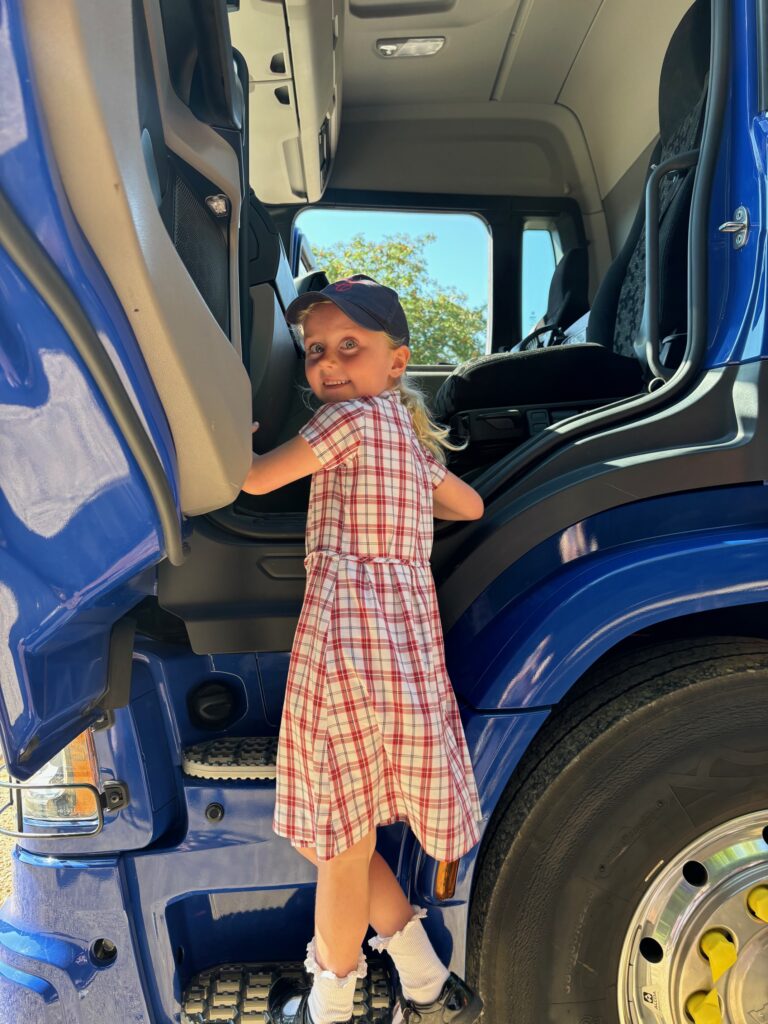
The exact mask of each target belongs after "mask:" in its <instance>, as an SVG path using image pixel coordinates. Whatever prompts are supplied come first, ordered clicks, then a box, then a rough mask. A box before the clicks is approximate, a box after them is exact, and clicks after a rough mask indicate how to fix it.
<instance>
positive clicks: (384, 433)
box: [243, 274, 483, 1024]
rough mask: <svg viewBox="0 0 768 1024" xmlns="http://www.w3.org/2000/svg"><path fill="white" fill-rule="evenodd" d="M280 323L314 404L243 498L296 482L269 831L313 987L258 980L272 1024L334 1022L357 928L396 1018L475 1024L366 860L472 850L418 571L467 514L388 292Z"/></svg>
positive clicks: (472, 790)
mask: <svg viewBox="0 0 768 1024" xmlns="http://www.w3.org/2000/svg"><path fill="white" fill-rule="evenodd" d="M287 315H288V319H289V321H291V322H294V323H299V324H301V326H302V328H303V334H304V348H305V356H306V375H307V381H308V383H309V385H310V387H311V388H312V391H313V392H314V393H315V395H317V397H318V398H319V399H320V400H321V401H322V402H324V403H325V404H324V405H323V406H322V407H321V408H320V409H319V410H318V411H317V412H316V413H315V414H314V416H313V417H312V418H311V419H310V420H309V422H308V423H306V424H305V425H304V426H303V427H301V428H300V430H299V433H298V436H296V437H295V438H293V439H292V440H290V441H287V442H286V443H285V444H282V445H280V446H279V447H278V448H275V449H274V450H273V451H271V452H268V453H267V454H265V455H261V456H254V459H253V466H252V468H251V470H250V472H249V474H248V477H247V479H246V481H245V484H244V488H243V489H244V490H246V491H248V492H249V493H251V494H265V493H267V492H269V491H272V490H274V489H275V488H277V487H281V486H283V485H285V484H288V483H290V482H291V481H293V480H296V479H298V478H299V477H302V476H305V475H307V474H309V473H312V474H314V476H313V478H312V484H311V491H310V501H309V510H308V515H307V539H306V550H307V557H306V559H305V563H304V564H305V566H306V568H307V582H306V590H305V594H304V604H303V607H302V610H301V615H300V617H299V622H298V626H297V630H296V636H295V639H294V642H293V648H292V651H291V661H290V666H289V671H288V681H287V686H286V693H285V703H284V709H283V716H282V721H281V725H280V737H279V745H278V757H277V790H276V800H275V812H274V821H273V828H274V830H275V832H276V833H277V834H278V835H281V836H286V837H287V838H288V839H289V840H290V842H291V844H292V845H293V846H294V847H295V848H296V849H297V850H298V852H299V853H301V854H302V855H303V856H304V857H306V858H307V859H308V860H310V861H311V862H312V863H313V864H315V865H316V866H317V893H316V905H315V934H314V936H313V938H312V939H311V941H310V942H309V943H308V944H307V958H306V960H305V967H306V969H307V971H308V973H309V974H310V975H311V977H312V986H311V989H309V990H307V989H306V988H304V989H301V988H299V989H297V988H296V983H295V982H291V981H290V980H289V979H288V978H285V979H281V980H280V981H278V982H276V983H275V985H274V986H273V987H272V991H271V993H270V998H269V1015H270V1019H271V1020H272V1021H273V1024H341V1022H344V1024H346V1022H348V1021H351V1018H352V1004H353V995H354V991H355V983H356V980H357V979H358V978H363V977H365V974H366V957H365V954H364V953H363V951H362V948H361V943H362V941H363V939H364V937H365V934H366V931H367V928H368V925H369V923H370V924H371V925H372V926H373V928H374V930H375V931H376V932H377V934H376V936H375V937H374V938H372V939H370V940H369V944H370V946H371V947H372V948H374V949H386V950H387V952H388V953H389V955H390V956H391V957H392V959H393V961H394V963H395V966H396V968H397V973H398V976H399V985H398V991H397V1004H396V1007H395V1012H394V1017H393V1020H394V1021H408V1020H409V1019H411V1018H413V1019H414V1020H416V1021H420V1022H423V1024H432V1022H434V1024H449V1022H450V1024H473V1022H475V1021H476V1020H478V1018H479V1016H480V1012H481V1009H482V1000H481V999H480V997H479V996H478V995H476V994H475V993H474V992H473V991H472V990H471V989H470V988H469V987H468V986H467V985H466V983H465V982H464V981H462V980H461V979H460V978H459V977H457V975H456V974H454V973H453V972H449V971H448V969H447V968H446V967H445V966H444V964H443V963H442V962H441V961H440V960H439V958H438V957H437V954H436V953H435V951H434V949H433V948H432V945H431V943H430V941H429V938H428V937H427V933H426V931H425V930H424V927H423V925H422V923H421V918H423V917H425V916H426V910H425V909H424V908H422V907H419V906H417V905H415V904H410V903H409V902H408V900H407V899H406V897H405V894H404V892H403V890H402V888H401V887H400V885H399V883H398V881H397V879H396V877H395V875H394V874H393V873H392V871H391V870H390V868H389V866H388V865H387V863H386V861H385V860H384V859H383V858H382V857H381V855H380V854H378V853H376V826H377V825H386V824H389V823H390V822H393V821H407V822H408V823H409V825H410V828H411V830H412V832H413V833H414V835H415V836H416V838H417V839H418V841H419V843H420V844H421V846H422V848H423V850H424V851H425V852H426V853H427V854H429V855H430V856H432V857H434V858H435V859H437V860H447V861H450V860H456V859H458V858H459V857H461V856H462V855H463V854H465V853H466V852H467V851H468V850H470V849H471V848H472V847H473V846H474V845H475V844H476V843H477V841H478V839H479V835H480V834H479V830H478V823H479V822H480V820H481V810H480V802H479V798H478V793H477V788H476V783H475V778H474V774H473V771H472V765H471V762H470V759H469V753H468V750H467V745H466V740H465V737H464V732H463V729H462V725H461V719H460V717H459V711H458V705H457V703H456V698H455V695H454V693H453V689H452V687H451V683H450V680H449V678H448V674H447V671H446V666H445V660H444V651H443V644H442V628H441V623H440V618H439V613H438V608H437V600H436V596H435V588H434V580H433V578H432V573H431V569H430V564H429V556H430V552H431V549H432V531H433V516H435V517H437V518H440V519H478V518H480V516H482V514H483V501H482V498H481V497H480V495H479V494H478V493H477V492H476V491H475V490H473V488H471V487H470V486H468V485H467V484H465V483H464V482H463V481H462V480H461V479H459V478H458V477H457V476H455V475H454V474H453V473H450V472H449V471H448V470H447V469H446V466H445V464H444V461H445V455H444V453H443V445H445V446H450V445H449V444H448V442H447V441H446V435H447V431H446V430H442V429H441V428H439V427H438V426H437V425H436V424H435V423H433V422H432V421H431V419H430V418H429V416H428V414H427V411H426V408H425V406H424V402H423V399H422V398H421V396H420V394H419V393H418V392H416V391H415V390H414V389H413V388H412V387H411V386H410V385H409V384H407V383H406V382H405V380H404V376H403V375H404V373H405V369H406V365H407V363H408V359H409V357H410V348H409V340H410V339H409V334H408V324H407V321H406V317H405V313H404V311H403V308H402V306H401V305H400V302H399V300H398V296H397V293H396V292H394V291H393V290H392V289H390V288H386V287H384V286H383V285H379V284H377V283H376V282H375V281H373V280H372V279H371V278H369V277H366V276H365V275H361V274H356V275H354V276H353V277H350V278H348V279H346V280H342V281H337V282H336V283H335V284H332V285H330V286H329V287H327V288H325V289H323V291H322V292H309V293H307V294H305V295H303V296H301V297H300V298H299V299H297V300H296V301H295V302H293V303H292V304H291V306H290V307H289V309H288V313H287Z"/></svg>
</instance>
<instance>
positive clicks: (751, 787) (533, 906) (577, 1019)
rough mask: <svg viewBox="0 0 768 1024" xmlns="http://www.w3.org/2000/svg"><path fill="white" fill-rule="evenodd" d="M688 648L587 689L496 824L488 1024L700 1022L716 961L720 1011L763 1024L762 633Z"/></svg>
mask: <svg viewBox="0 0 768 1024" xmlns="http://www.w3.org/2000/svg"><path fill="white" fill-rule="evenodd" d="M684 643H685V645H686V646H685V649H682V644H683V642H678V643H676V644H674V645H673V644H667V645H664V646H656V647H654V648H649V649H646V650H645V651H643V652H641V653H640V654H638V652H637V651H635V652H634V654H633V655H632V656H631V658H625V659H624V661H614V662H613V663H612V664H611V663H608V662H606V663H604V665H603V667H602V669H601V670H599V671H598V672H596V673H595V674H594V676H593V677H592V678H591V679H590V680H589V681H587V682H585V683H582V684H581V687H580V695H579V696H578V697H575V698H573V699H572V700H571V701H570V703H569V704H568V705H567V706H564V707H563V708H561V709H560V710H559V711H558V712H557V713H556V715H557V717H556V718H553V720H552V722H551V723H550V725H549V726H548V727H547V728H545V730H542V734H541V737H540V740H539V741H538V743H537V744H536V745H535V746H534V747H533V748H532V749H531V750H530V752H529V754H528V755H527V756H526V762H525V764H524V765H521V770H520V771H519V772H518V777H517V779H516V781H515V782H514V783H513V784H512V786H511V787H510V790H509V791H508V793H507V794H506V795H505V799H504V800H503V801H502V802H501V804H500V806H499V808H498V809H497V812H496V813H495V814H494V818H493V820H492V821H491V822H490V823H489V826H488V830H489V831H488V835H487V837H486V839H485V840H484V842H485V845H484V847H483V850H482V851H481V854H480V860H479V862H478V865H477V869H476V872H475V876H474V891H473V894H472V905H471V910H470V922H469V950H468V959H467V976H468V978H469V979H470V980H471V981H472V982H474V984H476V985H477V986H478V988H479V990H480V993H481V995H482V996H483V998H484V1000H485V1006H486V1009H485V1016H484V1019H485V1020H486V1021H487V1022H488V1024H545V1022H551V1024H616V1022H621V1024H640V1022H643V1024H684V1022H685V1021H688V1020H689V1021H692V1022H693V1021H694V1020H696V1024H701V1021H702V1020H717V1017H713V1016H709V1017H707V1016H706V1015H705V1016H702V1015H701V1014H702V1012H703V1011H702V1010H701V1009H700V1007H699V1003H700V1002H701V1000H702V999H703V998H704V996H706V995H707V994H708V993H711V992H712V990H713V989H714V983H713V968H714V969H715V971H717V970H719V969H721V968H722V969H723V975H722V977H721V978H720V980H719V981H718V983H717V994H712V995H710V1000H709V1005H710V1007H711V1006H712V1003H713V1000H714V1004H715V1009H719V1011H720V1013H722V1014H723V1017H724V1019H725V1020H726V1021H730V1022H745V1024H763V1022H764V1021H768V923H766V922H768V643H766V642H765V641H764V640H759V639H756V640H743V639H738V640H734V639H727V638H726V639H714V640H703V639H699V640H696V641H693V640H688V641H685V642H684ZM762 887H766V888H765V889H763V888H762ZM705 936H709V939H705ZM702 940H704V943H703V944H702ZM712 941H714V942H715V944H716V945H718V951H717V953H712V956H711V959H708V958H707V955H706V954H705V952H704V951H703V948H702V945H703V947H704V948H705V949H709V950H710V951H711V945H709V946H708V945H707V942H710V943H711V942H712ZM723 943H725V945H723ZM734 957H735V962H733V960H734ZM724 965H725V966H724ZM718 1003H719V1006H717V1004H718ZM704 1009H705V1010H706V1006H705V1007H704ZM694 1013H695V1014H696V1017H694Z"/></svg>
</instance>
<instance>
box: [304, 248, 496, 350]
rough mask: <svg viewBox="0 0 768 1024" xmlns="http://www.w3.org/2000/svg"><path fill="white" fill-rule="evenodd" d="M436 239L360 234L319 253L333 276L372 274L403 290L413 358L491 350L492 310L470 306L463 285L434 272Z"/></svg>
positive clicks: (321, 262)
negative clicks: (430, 249) (430, 251)
mask: <svg viewBox="0 0 768 1024" xmlns="http://www.w3.org/2000/svg"><path fill="white" fill-rule="evenodd" d="M435 239H436V236H435V235H433V234H425V235H419V236H418V237H415V238H414V237H412V236H411V235H407V234H395V235H386V236H385V237H384V238H383V239H382V240H381V241H380V242H374V241H371V240H370V239H367V238H365V236H364V235H362V234H357V235H353V236H352V238H350V239H348V240H347V241H344V242H336V243H335V244H334V245H331V246H329V247H328V248H326V249H321V248H314V254H315V259H316V261H317V265H318V267H320V268H322V269H323V270H325V272H326V273H327V274H328V279H329V280H330V281H338V280H339V278H341V277H349V276H350V274H368V275H369V276H370V277H373V278H375V279H376V280H377V281H378V282H379V283H380V284H385V285H388V286H389V287H390V288H394V289H395V290H396V291H397V293H398V295H399V296H400V302H401V303H402V305H403V309H404V310H405V315H406V316H407V317H408V327H409V329H410V332H411V352H412V355H411V360H412V362H413V363H461V362H464V360H466V359H474V357H475V356H478V355H480V354H481V353H483V352H484V351H485V336H486V325H487V319H486V317H487V314H486V311H485V310H484V309H483V308H482V307H477V308H473V307H472V306H470V305H469V299H468V297H467V295H465V294H464V293H463V292H461V291H459V290H458V289H457V288H452V287H450V286H449V287H446V286H445V285H441V284H438V282H436V281H434V280H433V279H432V278H431V277H430V276H429V274H428V272H427V260H426V257H425V255H424V250H425V249H426V247H427V246H428V245H430V244H431V243H432V242H434V241H435Z"/></svg>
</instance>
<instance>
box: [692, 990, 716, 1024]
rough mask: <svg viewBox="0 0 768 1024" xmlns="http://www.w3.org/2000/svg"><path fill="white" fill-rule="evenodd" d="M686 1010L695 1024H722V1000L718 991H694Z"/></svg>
mask: <svg viewBox="0 0 768 1024" xmlns="http://www.w3.org/2000/svg"><path fill="white" fill-rule="evenodd" d="M685 1012H686V1013H687V1014H688V1016H689V1017H691V1019H692V1020H693V1022H694V1024H722V1022H723V1017H722V1014H721V1013H720V1000H719V999H718V998H717V992H716V991H715V990H714V989H712V991H711V992H694V993H693V995H692V996H688V999H687V1000H686V1003H685Z"/></svg>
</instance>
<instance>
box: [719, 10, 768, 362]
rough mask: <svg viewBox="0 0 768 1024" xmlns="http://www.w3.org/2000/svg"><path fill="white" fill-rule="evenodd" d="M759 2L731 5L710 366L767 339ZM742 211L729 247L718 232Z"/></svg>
mask: <svg viewBox="0 0 768 1024" xmlns="http://www.w3.org/2000/svg"><path fill="white" fill-rule="evenodd" d="M757 38H758V30H757V4H756V3H755V2H754V0H736V2H735V3H734V4H733V51H732V65H731V67H732V72H733V73H732V74H731V90H730V95H729V101H728V107H727V112H726V118H725V125H724V130H723V135H722V143H721V153H720V159H719V163H718V168H717V174H716V177H715V182H714V187H713V190H712V201H711V216H710V223H709V230H708V258H709V303H708V317H709V335H710V343H709V352H708V357H707V365H709V366H719V365H721V364H723V363H742V362H747V361H748V360H751V359H758V358H760V357H761V356H765V355H766V354H767V353H768V343H767V342H766V288H767V287H768V278H767V277H766V268H767V267H768V257H767V254H766V230H765V228H766V225H765V211H766V198H767V196H766V186H767V185H768V178H766V166H767V163H768V117H766V114H765V112H764V111H760V110H759V106H758V73H757V61H758V48H757V42H756V41H757ZM739 206H745V207H746V208H747V210H748V211H749V219H750V223H751V225H752V227H751V229H750V233H749V238H748V241H747V244H746V246H744V248H742V249H738V250H737V249H734V247H733V244H732V241H731V236H730V235H726V234H723V233H721V232H720V231H719V230H718V228H719V225H720V224H722V223H723V222H724V221H727V220H732V219H733V214H734V211H735V210H736V208H737V207H739Z"/></svg>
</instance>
